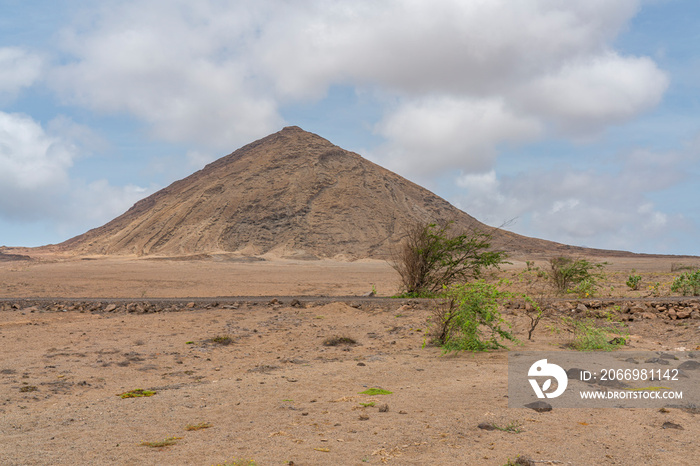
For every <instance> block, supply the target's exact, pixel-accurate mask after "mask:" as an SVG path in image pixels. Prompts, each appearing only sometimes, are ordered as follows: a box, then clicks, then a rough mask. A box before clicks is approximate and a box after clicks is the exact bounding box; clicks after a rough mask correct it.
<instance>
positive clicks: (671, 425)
mask: <svg viewBox="0 0 700 466" xmlns="http://www.w3.org/2000/svg"><path fill="white" fill-rule="evenodd" d="M661 428H662V429H677V430H685V429H684V428H683V426H681V425H680V424H676V423H675V422H670V421H666V422H664V423H663V424H662V425H661Z"/></svg>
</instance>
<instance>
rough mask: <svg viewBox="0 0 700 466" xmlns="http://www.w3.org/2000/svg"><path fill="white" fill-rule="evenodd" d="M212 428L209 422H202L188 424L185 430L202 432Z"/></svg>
mask: <svg viewBox="0 0 700 466" xmlns="http://www.w3.org/2000/svg"><path fill="white" fill-rule="evenodd" d="M210 427H212V424H210V423H208V422H200V423H199V424H187V425H186V426H185V430H188V431H190V430H202V429H208V428H210Z"/></svg>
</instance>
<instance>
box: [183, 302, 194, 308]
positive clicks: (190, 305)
mask: <svg viewBox="0 0 700 466" xmlns="http://www.w3.org/2000/svg"><path fill="white" fill-rule="evenodd" d="M185 307H186V308H188V309H192V308H193V307H194V302H192V301H190V302H189V303H187V304H186V305H185Z"/></svg>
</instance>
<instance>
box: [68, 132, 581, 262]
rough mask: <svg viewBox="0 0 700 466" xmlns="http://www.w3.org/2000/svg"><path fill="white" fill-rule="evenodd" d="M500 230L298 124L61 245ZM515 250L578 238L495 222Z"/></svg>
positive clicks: (377, 250)
mask: <svg viewBox="0 0 700 466" xmlns="http://www.w3.org/2000/svg"><path fill="white" fill-rule="evenodd" d="M416 220H418V221H440V220H453V221H454V222H455V227H456V228H460V229H464V228H482V229H487V230H491V229H490V228H489V227H487V226H485V225H483V224H481V223H479V222H478V221H477V220H476V219H474V218H473V217H471V216H470V215H468V214H466V213H464V212H462V211H461V210H459V209H457V208H456V207H454V206H452V205H451V204H449V203H448V202H447V201H445V200H444V199H442V198H440V197H438V196H437V195H435V194H433V193H431V192H430V191H428V190H426V189H424V188H422V187H420V186H418V185H416V184H414V183H412V182H410V181H408V180H406V179H404V178H402V177H400V176H399V175H397V174H395V173H393V172H391V171H389V170H386V169H384V168H382V167H380V166H378V165H376V164H374V163H372V162H370V161H368V160H366V159H364V158H362V157H361V156H360V155H358V154H356V153H353V152H349V151H346V150H344V149H342V148H340V147H338V146H336V145H334V144H332V143H331V142H329V141H327V140H326V139H323V138H322V137H320V136H318V135H316V134H313V133H309V132H306V131H304V130H302V129H301V128H298V127H287V128H284V129H282V130H281V131H279V132H277V133H274V134H271V135H270V136H267V137H265V138H263V139H260V140H258V141H255V142H253V143H251V144H248V145H246V146H244V147H242V148H240V149H238V150H236V151H235V152H233V153H231V154H229V155H227V156H225V157H222V158H220V159H218V160H216V161H215V162H212V163H211V164H209V165H207V166H206V167H204V168H203V169H202V170H199V171H198V172H196V173H194V174H192V175H190V176H188V177H187V178H184V179H182V180H179V181H176V182H175V183H173V184H171V185H170V186H168V187H166V188H164V189H162V190H160V191H158V192H157V193H155V194H153V195H151V196H149V197H147V198H145V199H143V200H141V201H139V202H137V203H136V204H135V205H134V206H133V207H132V208H131V209H129V210H128V211H127V212H126V213H124V214H123V215H121V216H119V217H117V218H115V219H114V220H112V221H111V222H109V223H107V224H105V225H103V226H101V227H99V228H95V229H93V230H90V231H88V232H87V233H85V234H82V235H80V236H77V237H75V238H72V239H70V240H68V241H66V242H64V243H62V244H60V245H58V248H59V249H61V250H63V251H70V252H73V253H77V254H106V255H112V254H114V255H132V254H136V255H139V256H141V255H159V256H187V255H198V254H221V253H234V252H238V253H241V254H243V255H261V254H265V253H273V254H277V255H279V256H283V257H285V256H286V257H290V256H291V257H298V258H304V257H326V258H340V259H359V258H387V257H389V255H390V252H391V249H392V247H394V245H395V244H396V243H397V242H398V241H400V239H401V237H402V232H403V231H404V227H405V226H406V225H408V224H409V223H410V222H412V221H416ZM494 243H495V244H496V245H497V246H498V247H500V248H502V249H506V250H508V251H509V252H511V253H515V254H525V253H546V252H548V251H552V252H562V253H563V252H571V250H572V249H576V250H577V249H578V248H572V247H570V246H564V245H561V244H558V243H552V242H548V241H543V240H539V239H533V238H527V237H524V236H519V235H516V234H514V233H510V232H507V231H503V230H494Z"/></svg>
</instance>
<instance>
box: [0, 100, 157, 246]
mask: <svg viewBox="0 0 700 466" xmlns="http://www.w3.org/2000/svg"><path fill="white" fill-rule="evenodd" d="M99 143H100V140H99V138H97V137H95V136H94V135H93V134H92V133H91V132H90V131H89V130H88V129H87V128H85V127H82V126H80V125H76V124H75V123H73V122H71V121H70V120H68V119H67V118H65V117H59V118H57V119H55V120H53V121H52V122H50V123H49V125H48V129H44V128H43V127H42V126H41V125H40V124H39V123H37V122H36V121H34V120H33V119H32V118H30V117H28V116H26V115H19V114H11V113H4V112H0V167H2V170H0V219H2V220H3V221H14V222H32V221H47V220H48V221H50V222H51V223H53V224H54V225H57V226H58V228H61V229H68V230H70V231H71V233H72V234H76V233H77V232H82V231H80V229H82V228H85V227H94V226H97V225H99V223H102V222H105V221H107V220H110V219H111V218H113V217H114V216H116V215H119V214H121V213H123V212H124V211H125V210H126V209H127V208H128V207H129V206H131V205H132V204H133V203H134V202H135V201H136V200H138V199H140V198H141V197H143V196H145V195H146V194H148V193H149V192H152V190H153V189H149V190H146V189H143V188H139V187H137V186H133V185H128V186H123V187H116V186H111V185H110V184H109V183H108V182H107V181H106V180H99V181H94V182H91V183H89V184H86V183H84V182H82V181H81V180H78V179H74V178H73V177H72V176H71V173H70V170H71V167H72V166H73V164H74V162H75V161H76V160H77V159H78V158H80V157H83V156H86V155H87V153H88V152H87V150H88V147H90V146H91V145H94V144H99ZM0 242H2V238H0Z"/></svg>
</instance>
